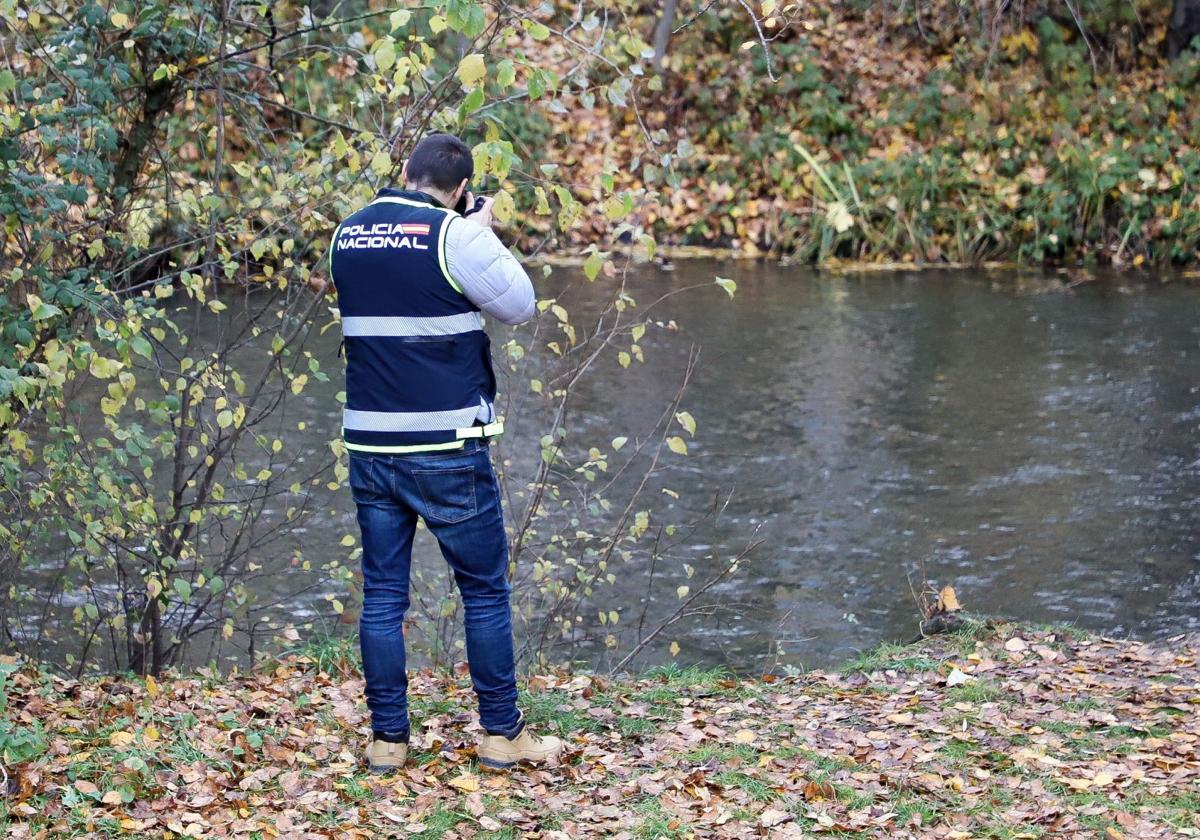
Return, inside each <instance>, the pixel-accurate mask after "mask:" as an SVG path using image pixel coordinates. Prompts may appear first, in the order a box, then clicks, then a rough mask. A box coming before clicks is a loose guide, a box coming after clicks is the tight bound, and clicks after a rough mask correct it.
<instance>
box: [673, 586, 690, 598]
mask: <svg viewBox="0 0 1200 840" xmlns="http://www.w3.org/2000/svg"><path fill="white" fill-rule="evenodd" d="M691 591H692V590H691V589H690V588H689V587H687V586H681V587H679V588H678V589H676V590H675V594H676V595H678V596H679V597H680V598H686V597H687V596H688V593H689V592H691Z"/></svg>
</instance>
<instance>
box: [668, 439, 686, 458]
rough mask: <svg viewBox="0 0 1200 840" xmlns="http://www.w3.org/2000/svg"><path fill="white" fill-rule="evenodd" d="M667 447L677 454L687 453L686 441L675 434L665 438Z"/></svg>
mask: <svg viewBox="0 0 1200 840" xmlns="http://www.w3.org/2000/svg"><path fill="white" fill-rule="evenodd" d="M667 448H668V449H670V450H671V451H672V452H674V453H675V454H677V455H686V454H687V453H688V445H687V441H685V440H684V439H683V438H681V437H679V436H677V435H672V436H671V437H669V438H667Z"/></svg>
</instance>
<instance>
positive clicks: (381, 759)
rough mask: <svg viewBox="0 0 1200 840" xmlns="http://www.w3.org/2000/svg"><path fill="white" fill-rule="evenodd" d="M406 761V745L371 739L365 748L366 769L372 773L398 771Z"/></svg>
mask: <svg viewBox="0 0 1200 840" xmlns="http://www.w3.org/2000/svg"><path fill="white" fill-rule="evenodd" d="M407 760H408V744H393V743H392V742H391V741H380V740H377V739H373V740H372V741H371V743H370V744H369V745H368V746H367V769H368V770H370V771H371V772H372V773H390V772H392V771H393V770H399V769H400V768H401V767H403V766H404V762H405V761H407Z"/></svg>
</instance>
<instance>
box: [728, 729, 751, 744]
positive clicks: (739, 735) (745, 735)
mask: <svg viewBox="0 0 1200 840" xmlns="http://www.w3.org/2000/svg"><path fill="white" fill-rule="evenodd" d="M733 740H734V741H736V742H737V743H739V744H749V743H750V742H751V741H753V740H754V733H753V732H751V731H750V730H749V729H739V730H738V731H737V732H735V733H733Z"/></svg>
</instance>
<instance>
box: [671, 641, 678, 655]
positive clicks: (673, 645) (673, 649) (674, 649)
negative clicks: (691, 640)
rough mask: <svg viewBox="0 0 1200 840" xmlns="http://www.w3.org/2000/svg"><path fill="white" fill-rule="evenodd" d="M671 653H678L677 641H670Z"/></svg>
mask: <svg viewBox="0 0 1200 840" xmlns="http://www.w3.org/2000/svg"><path fill="white" fill-rule="evenodd" d="M671 655H672V656H678V655H679V642H671Z"/></svg>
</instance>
